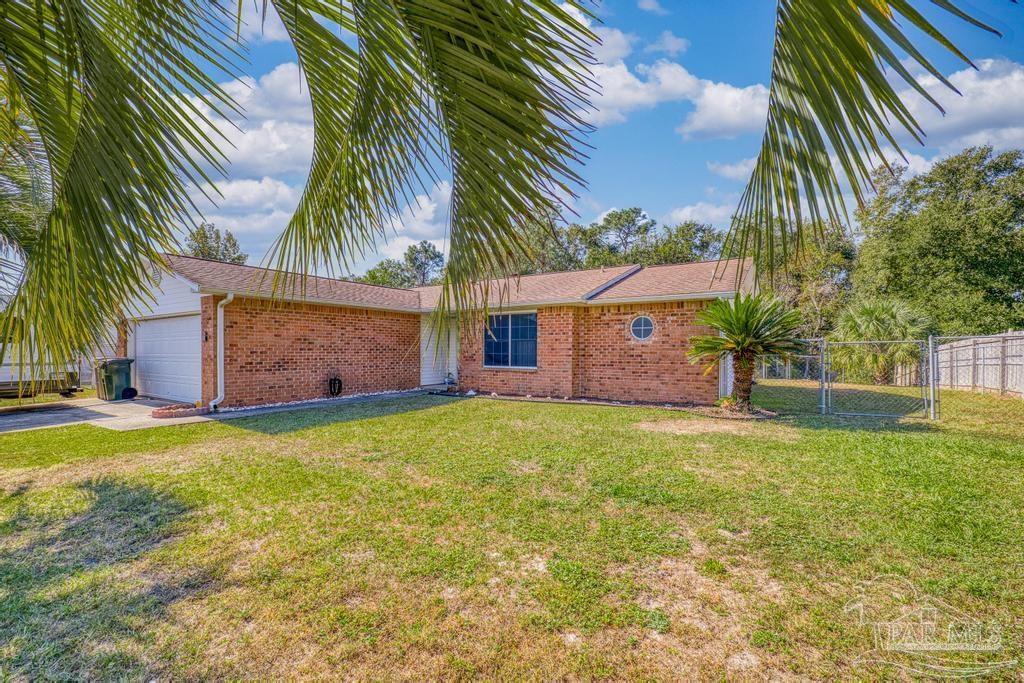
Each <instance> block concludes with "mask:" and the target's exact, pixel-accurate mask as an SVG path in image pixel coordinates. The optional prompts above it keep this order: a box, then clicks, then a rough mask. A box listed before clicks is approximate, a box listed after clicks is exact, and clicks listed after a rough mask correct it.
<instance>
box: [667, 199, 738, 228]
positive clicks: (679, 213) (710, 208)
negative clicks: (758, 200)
mask: <svg viewBox="0 0 1024 683" xmlns="http://www.w3.org/2000/svg"><path fill="white" fill-rule="evenodd" d="M735 210H736V207H735V206H734V205H733V204H711V203H709V202H697V203H696V204H690V205H688V206H682V207H679V208H678V209H673V210H672V211H670V212H669V214H668V215H667V216H666V217H665V219H664V221H662V222H663V223H667V224H670V225H671V224H675V223H684V222H686V221H698V222H701V223H712V224H715V225H727V224H728V223H729V220H730V219H731V218H732V214H733V212H734V211H735Z"/></svg>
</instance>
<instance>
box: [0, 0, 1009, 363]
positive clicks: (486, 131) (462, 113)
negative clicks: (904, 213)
mask: <svg viewBox="0 0 1024 683" xmlns="http://www.w3.org/2000/svg"><path fill="white" fill-rule="evenodd" d="M242 1H243V0H238V3H239V4H238V6H237V7H236V8H232V9H231V10H227V9H225V6H224V5H223V4H220V3H218V2H213V1H211V0H175V1H173V2H168V1H167V0H3V1H2V2H0V70H2V72H3V76H2V78H0V85H2V90H3V92H2V93H0V101H2V106H3V112H2V113H0V116H2V117H3V119H4V125H5V126H6V128H5V129H3V130H0V147H3V148H5V149H6V147H7V146H8V144H9V136H8V137H4V135H3V133H4V130H6V131H7V132H12V131H14V132H17V131H16V130H15V129H16V128H23V127H25V128H31V129H32V130H33V131H34V134H35V135H37V136H38V138H39V140H40V143H41V145H42V148H43V149H44V150H45V155H46V158H45V164H44V167H45V169H46V176H47V181H48V184H49V188H48V191H47V192H45V193H44V194H43V195H42V196H44V197H45V199H44V201H43V205H42V207H41V211H40V215H41V216H42V218H41V219H40V220H39V221H38V224H37V225H35V226H34V229H33V230H31V231H29V232H27V233H21V234H25V235H29V236H30V238H31V240H32V248H31V250H27V251H26V250H22V256H21V261H20V262H19V263H18V265H17V272H16V273H14V269H13V268H12V267H11V266H6V265H5V266H4V268H5V269H6V272H7V274H8V276H11V274H12V273H14V275H13V277H15V279H16V283H15V284H14V286H13V289H14V290H15V295H14V297H13V300H12V301H11V303H10V305H9V306H8V307H7V311H6V314H5V317H4V318H3V319H2V320H0V326H3V327H5V328H6V331H7V332H8V333H9V332H13V331H14V326H15V321H16V320H18V319H19V318H20V319H23V320H26V321H30V324H29V325H28V328H29V329H31V330H32V334H30V335H28V338H26V339H25V340H24V341H26V342H27V343H30V344H31V345H32V347H33V349H34V350H35V353H34V354H31V355H33V356H34V357H46V356H49V357H55V358H65V357H68V356H71V355H73V354H74V353H75V352H77V351H78V350H80V349H82V348H85V347H88V346H89V345H91V344H92V343H93V342H94V341H95V339H96V337H97V335H99V334H101V333H102V332H103V330H105V329H107V326H108V325H109V324H110V322H111V321H113V320H115V319H116V318H117V317H118V316H119V315H121V312H122V307H123V306H124V303H125V301H126V300H128V299H130V298H132V297H133V296H134V295H137V294H139V293H140V292H143V291H145V290H146V289H147V286H148V285H150V284H151V280H150V278H151V277H152V276H151V275H149V272H150V271H149V270H148V268H147V266H148V264H149V263H150V262H151V261H152V260H154V259H157V258H159V254H160V253H161V252H162V251H164V250H169V249H173V248H174V247H175V245H176V237H175V234H176V233H175V226H181V225H186V226H187V225H194V223H195V220H196V216H195V213H196V212H195V210H194V208H195V207H193V206H192V204H191V202H190V199H189V195H188V193H187V189H188V188H189V187H190V186H196V187H203V186H206V185H207V184H208V183H209V182H210V181H211V180H215V179H216V178H217V177H218V176H220V175H221V173H222V172H223V170H224V169H223V164H224V161H225V157H224V155H223V154H222V153H221V151H220V149H219V145H221V144H223V140H222V139H221V138H220V137H219V134H218V133H217V132H216V131H217V128H216V127H215V126H214V125H213V122H211V121H210V120H208V116H207V113H206V112H212V116H213V117H214V118H215V117H217V116H219V115H221V114H223V113H226V112H230V111H231V110H233V109H234V108H235V107H236V105H235V103H234V102H233V101H232V100H231V99H230V97H228V95H227V94H226V93H225V91H224V90H223V89H221V88H220V87H219V86H218V84H217V83H218V80H219V79H220V78H221V77H223V78H232V77H234V76H236V75H237V74H238V73H239V71H240V64H241V63H242V62H244V48H242V47H241V46H240V45H239V44H238V43H237V42H236V36H237V22H238V16H240V13H241V8H242V7H241V2H242ZM244 1H246V2H248V1H254V0H244ZM256 1H258V2H259V5H258V8H259V9H260V10H261V11H262V13H263V15H264V16H265V15H266V13H267V12H268V11H270V10H269V8H270V6H271V5H272V6H273V7H274V8H276V11H277V13H278V14H279V15H280V17H281V19H282V21H283V23H284V25H285V28H286V30H287V32H288V34H289V36H290V38H291V41H292V44H293V45H294V47H295V50H296V52H297V55H298V61H299V63H300V65H301V67H302V70H303V75H304V79H305V83H306V85H307V90H308V93H309V97H310V100H311V103H312V109H313V119H314V130H315V133H314V151H313V159H312V166H311V170H310V174H309V178H308V181H307V183H306V187H305V191H304V194H303V197H302V199H301V201H300V203H299V206H298V209H297V210H296V212H295V214H294V216H293V217H292V219H291V222H290V223H289V225H288V226H287V228H286V230H285V231H284V234H283V235H282V236H281V238H280V240H279V241H278V243H277V247H276V250H275V252H274V254H273V260H275V261H276V265H278V266H280V267H282V268H286V269H293V270H299V271H310V270H313V269H323V268H325V267H326V266H328V265H330V264H340V265H342V266H343V267H347V266H348V265H350V264H352V263H354V262H356V261H358V260H360V258H361V257H362V256H363V255H364V253H365V251H366V250H367V249H369V248H371V247H372V245H373V244H374V243H375V241H377V240H378V239H379V238H381V237H383V236H387V235H388V234H390V233H391V231H392V230H393V221H394V217H395V216H396V215H399V214H400V211H401V209H402V207H403V205H404V203H405V202H406V200H407V199H408V198H409V197H411V196H414V195H415V194H416V193H417V192H420V191H422V189H421V188H422V186H423V184H424V183H429V182H432V181H434V180H437V179H439V178H446V179H449V180H450V181H451V184H452V199H451V206H450V211H449V212H448V215H449V225H448V237H449V239H450V253H449V263H448V268H447V270H446V278H445V285H446V286H445V288H444V295H443V304H444V305H446V306H450V307H454V308H456V309H465V308H467V307H469V306H470V305H471V304H472V303H473V301H474V297H476V296H480V295H481V293H480V290H479V289H478V288H475V287H473V286H472V284H471V283H472V282H473V281H474V280H476V279H479V278H487V277H489V276H494V275H497V274H501V273H504V272H509V271H510V269H511V268H512V267H514V266H513V265H512V264H514V263H515V262H516V261H517V259H519V258H521V257H522V256H523V254H524V253H525V250H526V246H525V240H524V239H523V233H524V230H525V226H526V225H527V224H528V221H530V220H533V219H535V218H536V217H537V216H546V215H550V214H551V213H553V212H554V213H559V212H560V211H561V210H562V209H563V208H564V206H563V202H564V201H565V200H566V199H567V198H570V197H572V196H573V192H574V188H575V187H578V186H579V185H580V178H579V176H578V175H577V174H578V169H579V166H580V163H581V161H582V158H583V155H582V154H581V153H580V151H579V150H580V149H581V147H582V145H583V143H582V141H581V136H582V135H583V134H584V133H585V132H586V130H587V125H586V124H585V122H584V121H585V115H586V112H587V110H588V109H589V107H590V104H589V100H590V95H591V93H592V90H593V83H592V79H591V77H590V66H591V65H592V63H593V58H592V45H593V42H594V36H593V35H592V34H591V32H590V30H589V29H588V28H587V26H586V21H587V19H586V15H585V14H584V12H585V11H586V6H585V3H584V0H567V2H561V1H560V0H529V1H526V0H273V1H272V2H270V0H256ZM586 4H587V5H588V4H589V3H586ZM926 4H929V3H926V2H925V1H924V0H779V2H778V3H777V7H778V19H777V26H776V31H775V48H774V56H773V61H772V82H771V88H770V102H769V111H768V120H767V128H766V132H765V137H764V141H763V144H762V147H761V151H760V153H759V155H758V158H757V163H756V166H755V170H754V173H753V175H752V177H751V180H750V182H749V185H748V187H747V189H746V192H745V193H744V195H743V199H742V201H741V203H740V206H739V209H738V211H737V213H736V218H735V222H734V229H733V231H732V236H733V238H732V247H731V248H732V249H733V251H734V252H743V253H748V252H751V253H753V254H754V255H757V254H758V253H759V252H761V251H763V250H766V249H767V250H774V249H775V248H776V242H777V239H776V238H774V237H772V235H774V234H776V232H777V230H776V229H775V228H774V227H773V226H776V225H778V224H786V225H796V226H802V225H804V224H805V221H804V220H802V218H803V216H802V215H801V206H802V203H803V205H805V206H807V207H808V211H809V213H810V217H811V218H817V217H820V216H822V215H824V216H827V217H829V218H832V219H838V218H840V217H841V215H842V214H843V213H844V210H843V205H842V192H841V189H840V179H839V177H838V176H837V172H836V170H835V169H837V168H838V169H841V174H842V176H843V177H844V178H845V180H847V181H848V182H849V184H850V185H851V186H852V187H853V190H854V192H855V193H857V195H858V197H859V196H860V193H861V192H862V191H863V189H864V187H865V185H866V181H867V172H868V167H869V166H870V165H871V164H872V163H873V160H875V159H878V158H882V157H883V156H884V155H883V154H882V147H883V146H884V145H891V146H892V147H895V148H897V149H898V145H897V144H896V137H895V136H896V135H897V134H898V133H900V132H907V133H909V134H910V135H912V136H914V137H920V135H921V131H920V130H919V128H918V126H917V123H916V122H915V120H914V118H913V116H912V115H911V113H910V110H909V109H908V108H907V105H906V104H905V103H904V102H902V101H901V100H900V98H899V97H898V95H897V88H898V87H899V85H900V81H901V80H902V81H904V82H906V83H908V84H909V85H910V86H911V87H913V88H914V89H916V90H917V91H918V92H920V93H921V94H922V95H924V96H925V97H929V98H930V95H928V93H926V92H925V91H924V89H923V88H922V86H920V85H919V84H918V82H917V80H916V79H915V78H914V77H913V76H912V75H911V69H912V68H913V65H917V66H919V67H921V68H922V69H923V70H924V71H925V72H927V73H930V74H932V75H933V76H935V77H936V78H938V79H940V80H942V81H943V82H945V81H944V79H943V77H942V75H941V73H939V71H938V69H937V68H936V67H935V66H934V65H933V64H932V63H931V61H929V59H928V58H926V57H925V56H924V55H923V54H922V53H921V52H920V51H919V50H918V49H917V47H916V46H915V45H914V44H913V43H912V42H911V41H910V40H909V39H908V37H907V35H908V34H907V32H908V31H913V35H914V36H915V39H916V36H919V35H920V36H924V35H926V36H929V39H930V40H934V41H935V42H936V43H937V44H938V45H939V46H940V47H941V49H943V50H945V51H948V52H952V53H953V54H954V55H956V56H957V57H959V58H961V59H963V60H964V61H967V57H966V56H965V55H963V54H962V53H961V52H960V51H959V50H958V49H957V48H956V47H955V46H954V45H953V44H952V43H951V42H950V41H949V40H947V39H946V37H945V36H944V35H943V34H942V33H941V32H940V31H939V30H938V29H937V28H936V27H935V26H934V25H933V24H932V22H931V20H929V19H927V18H926V17H925V16H924V15H922V14H921V13H919V11H918V6H923V5H926ZM933 6H934V7H937V8H941V10H940V11H944V12H948V13H951V14H953V15H955V16H958V17H960V18H961V19H963V20H964V21H966V22H969V23H972V24H975V25H976V26H979V27H981V28H987V27H984V26H982V25H981V24H980V23H978V22H977V21H975V20H974V19H972V18H971V17H970V16H969V15H967V14H965V13H964V12H963V11H961V10H960V9H959V8H958V7H957V5H956V4H955V2H954V1H953V0H949V1H947V0H943V2H936V3H934V5H933ZM988 30H991V29H988ZM896 49H898V50H900V51H901V52H902V53H903V54H897V52H896V51H895V50H896ZM904 55H905V56H907V57H909V59H904V58H903V57H904ZM946 85H947V86H948V85H949V84H948V83H946ZM933 103H934V100H933ZM936 106H937V104H936ZM15 114H17V116H18V117H23V118H24V121H26V122H27V123H26V124H25V126H22V125H21V124H20V123H19V124H17V125H16V126H14V127H13V128H12V127H11V126H10V125H8V124H10V122H12V121H17V120H19V119H17V118H16V116H15ZM211 131H212V132H211ZM0 154H6V152H5V151H4V150H3V149H0ZM834 161H836V162H837V163H833V162H834ZM813 224H815V225H822V224H826V221H814V222H813ZM781 234H782V235H783V236H784V238H783V240H782V242H781V247H782V248H783V249H786V248H789V247H788V246H787V245H788V244H789V241H788V240H787V239H786V238H785V236H786V233H785V232H783V233H781ZM795 236H796V238H798V239H799V238H801V237H802V235H801V234H800V233H799V232H798V233H796V235H795ZM769 260H770V259H769ZM484 299H485V300H486V295H484ZM8 336H9V335H7V334H5V333H4V329H0V339H6V338H8ZM0 353H2V351H0Z"/></svg>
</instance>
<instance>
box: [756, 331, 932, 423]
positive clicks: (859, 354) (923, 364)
mask: <svg viewBox="0 0 1024 683" xmlns="http://www.w3.org/2000/svg"><path fill="white" fill-rule="evenodd" d="M929 348H930V347H929V343H928V341H925V340H919V339H915V340H875V341H863V342H838V341H830V340H827V339H807V340H804V346H803V350H802V352H801V353H799V354H797V355H795V356H792V357H790V358H788V359H783V358H778V357H767V358H764V359H762V361H761V363H760V365H759V367H758V372H757V374H756V379H755V387H754V402H755V403H757V404H758V405H759V406H761V407H762V408H766V409H768V410H773V411H777V412H789V413H806V414H819V415H846V416H860V417H880V418H881V417H884V418H900V417H922V418H923V417H934V415H932V406H933V405H934V383H933V382H932V380H931V374H930V368H931V363H930V360H929V359H930V358H931V357H932V354H931V352H930V351H929Z"/></svg>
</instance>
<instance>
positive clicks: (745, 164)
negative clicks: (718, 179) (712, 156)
mask: <svg viewBox="0 0 1024 683" xmlns="http://www.w3.org/2000/svg"><path fill="white" fill-rule="evenodd" d="M756 162H757V157H750V158H749V159H740V160H739V161H737V162H735V163H732V164H726V163H721V162H718V161H709V162H708V164H707V166H708V170H709V171H711V172H712V173H714V174H715V175H720V176H722V177H723V178H728V179H730V180H746V179H747V178H749V177H750V174H751V173H752V172H753V171H754V164H755V163H756Z"/></svg>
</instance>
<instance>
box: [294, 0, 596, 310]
mask: <svg viewBox="0 0 1024 683" xmlns="http://www.w3.org/2000/svg"><path fill="white" fill-rule="evenodd" d="M569 4H570V5H573V6H575V5H576V3H575V2H572V3H569ZM277 9H278V12H279V14H280V15H281V17H282V20H283V21H284V24H285V26H286V28H287V29H288V32H289V34H290V35H291V36H292V39H293V41H294V43H295V46H296V49H297V51H298V54H299V59H300V62H301V65H302V67H303V70H304V73H305V75H306V78H307V81H308V83H309V89H310V94H311V97H312V100H313V110H314V123H315V128H316V141H315V151H314V160H313V167H312V170H311V172H310V177H309V183H308V186H307V188H306V191H305V194H304V196H303V198H302V201H301V203H300V205H299V209H298V211H296V213H295V216H294V218H293V220H292V222H291V224H290V225H289V226H288V229H287V231H286V232H285V234H284V235H283V236H282V238H281V240H280V241H279V243H278V245H277V251H276V255H275V258H276V260H277V265H278V266H279V267H281V268H283V269H286V270H299V271H302V272H308V271H309V270H311V269H314V268H325V267H329V266H330V265H331V264H332V262H334V261H335V260H338V259H340V261H341V264H342V265H344V266H348V265H351V264H352V263H353V262H354V261H357V260H358V259H359V258H361V257H362V256H363V254H364V253H365V251H366V250H367V249H368V248H369V247H370V245H372V244H373V243H374V242H375V241H377V240H378V239H379V238H381V237H386V236H389V235H390V234H391V233H393V231H394V228H395V225H394V221H395V216H397V215H398V214H399V212H400V209H401V208H402V206H404V205H405V204H406V203H407V202H409V201H412V200H413V198H414V197H415V196H416V195H417V194H419V193H422V192H423V191H424V190H425V189H426V188H425V186H426V185H427V184H431V183H433V182H436V181H437V180H438V179H439V178H447V177H450V178H451V182H452V198H451V206H450V210H449V212H448V213H449V238H450V248H449V254H448V267H447V269H446V274H445V290H444V296H443V302H444V303H443V307H451V308H455V309H459V310H464V309H466V308H468V307H469V306H471V305H472V303H473V302H475V301H478V300H480V299H481V298H482V299H483V300H484V301H486V292H481V291H480V289H479V288H477V287H474V286H473V284H472V283H473V282H474V281H478V280H487V279H488V278H490V277H494V276H497V275H502V274H504V273H505V272H507V270H508V266H509V265H510V264H511V263H512V262H513V261H514V260H515V259H516V258H518V257H520V256H521V255H522V254H523V253H524V252H525V249H526V247H525V244H524V241H523V239H522V231H523V229H524V225H525V223H526V222H527V221H528V220H530V219H531V218H532V217H535V216H537V215H548V214H550V213H551V212H553V211H556V212H557V211H559V210H560V209H562V208H563V202H564V200H565V199H566V198H567V197H569V196H571V194H572V192H573V188H574V187H575V186H577V185H578V184H580V183H581V182H582V181H581V179H580V178H579V177H578V176H577V175H576V171H575V170H574V166H575V164H576V162H578V161H579V160H580V155H579V152H578V151H577V150H578V148H579V147H580V146H581V141H580V135H581V134H582V133H583V132H584V131H585V130H586V128H587V127H586V125H585V124H584V123H583V121H582V120H581V119H580V118H579V112H580V111H582V110H583V109H585V108H586V107H587V106H588V102H589V94H590V91H591V87H592V86H591V82H590V80H589V67H590V65H591V63H592V61H593V60H592V57H591V55H590V47H591V44H592V41H593V40H594V38H593V36H592V34H591V33H590V31H589V30H588V29H587V28H586V27H585V26H584V25H582V24H581V23H580V22H579V20H578V19H577V18H576V16H577V15H576V14H575V13H574V12H572V11H570V9H571V8H570V9H567V8H566V6H563V4H562V3H559V2H553V1H551V0H538V1H535V2H508V1H507V0H401V1H398V0H392V1H384V0H366V1H364V2H353V3H351V4H350V3H337V2H329V1H327V0H323V1H320V0H280V2H279V3H278V4H277ZM577 9H578V8H577ZM325 20H326V21H325ZM324 23H327V24H328V25H337V26H340V27H341V28H343V29H346V30H347V31H350V32H351V33H352V34H354V36H355V38H356V41H357V46H356V48H350V47H349V46H348V45H347V44H346V43H345V42H344V41H343V40H342V39H340V38H339V37H338V36H336V35H334V34H333V33H332V32H330V31H328V30H327V29H325V28H324V27H323V25H324Z"/></svg>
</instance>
